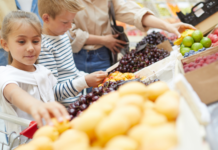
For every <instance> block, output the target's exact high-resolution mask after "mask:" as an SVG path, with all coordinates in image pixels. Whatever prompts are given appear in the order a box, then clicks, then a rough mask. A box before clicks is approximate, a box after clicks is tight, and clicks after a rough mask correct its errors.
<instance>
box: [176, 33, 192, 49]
mask: <svg viewBox="0 0 218 150" xmlns="http://www.w3.org/2000/svg"><path fill="white" fill-rule="evenodd" d="M193 32H194V30H191V29H188V30H186V31H185V32H183V33H182V34H181V37H180V38H178V39H177V40H176V41H175V42H174V45H180V44H182V41H183V39H184V38H185V37H186V36H192V33H193Z"/></svg>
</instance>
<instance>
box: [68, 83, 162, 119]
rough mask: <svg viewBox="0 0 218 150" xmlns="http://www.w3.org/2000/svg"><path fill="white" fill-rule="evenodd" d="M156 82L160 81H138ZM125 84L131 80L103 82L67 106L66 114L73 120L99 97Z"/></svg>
mask: <svg viewBox="0 0 218 150" xmlns="http://www.w3.org/2000/svg"><path fill="white" fill-rule="evenodd" d="M134 81H135V80H134ZM157 81H160V80H159V79H154V80H149V81H148V82H145V81H140V80H139V82H141V83H143V84H145V85H149V84H151V83H153V82H157ZM126 82H131V80H129V81H124V80H120V81H116V82H111V81H108V82H105V83H104V84H103V86H99V87H96V88H93V89H92V92H91V93H88V94H87V95H82V96H80V98H79V100H78V101H75V102H74V103H71V104H70V105H69V108H68V113H69V114H70V116H71V120H72V119H73V118H75V117H76V116H78V115H80V113H81V112H82V111H84V110H86V109H87V108H88V107H89V105H91V104H92V103H94V102H95V101H97V100H98V99H99V98H100V97H101V96H103V95H106V94H108V93H110V92H112V91H116V90H117V89H118V88H119V87H120V86H121V85H123V84H125V83H126Z"/></svg>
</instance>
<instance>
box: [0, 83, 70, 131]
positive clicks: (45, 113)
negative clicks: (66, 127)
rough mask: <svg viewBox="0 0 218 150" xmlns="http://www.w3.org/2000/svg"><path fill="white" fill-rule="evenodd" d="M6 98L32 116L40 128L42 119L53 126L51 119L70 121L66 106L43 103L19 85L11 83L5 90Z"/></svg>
mask: <svg viewBox="0 0 218 150" xmlns="http://www.w3.org/2000/svg"><path fill="white" fill-rule="evenodd" d="M3 94H4V97H5V98H6V99H7V100H8V101H9V102H10V103H11V104H13V105H15V106H16V107H18V108H19V109H21V110H23V111H25V112H26V113H28V114H30V115H32V117H33V118H34V119H35V121H36V122H37V124H38V126H40V127H41V126H42V125H43V123H42V118H44V119H45V121H46V124H51V118H53V117H55V118H57V120H58V121H59V122H62V121H63V118H66V119H70V116H69V114H68V113H67V110H66V109H65V107H64V106H62V105H61V104H59V103H57V102H49V103H43V102H42V101H40V100H37V99H35V98H34V97H32V96H31V95H29V94H28V93H27V92H26V91H24V90H23V89H21V88H20V87H19V86H18V85H17V84H14V83H10V84H8V85H6V87H5V88H4V90H3Z"/></svg>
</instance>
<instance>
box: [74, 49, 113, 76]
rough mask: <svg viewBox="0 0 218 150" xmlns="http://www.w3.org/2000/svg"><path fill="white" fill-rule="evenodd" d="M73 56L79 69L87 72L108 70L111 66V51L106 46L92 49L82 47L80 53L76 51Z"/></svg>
mask: <svg viewBox="0 0 218 150" xmlns="http://www.w3.org/2000/svg"><path fill="white" fill-rule="evenodd" d="M73 56H74V61H75V64H76V67H77V69H79V70H80V71H84V72H86V73H92V72H95V71H100V70H102V71H106V69H107V68H109V67H110V66H111V53H110V50H109V49H107V48H106V47H101V48H99V49H97V50H92V51H87V50H85V49H81V50H80V51H79V53H74V54H73Z"/></svg>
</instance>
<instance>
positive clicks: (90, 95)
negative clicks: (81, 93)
mask: <svg viewBox="0 0 218 150" xmlns="http://www.w3.org/2000/svg"><path fill="white" fill-rule="evenodd" d="M105 83H106V82H105ZM93 96H94V94H93V93H92V92H91V93H89V94H87V98H88V99H92V97H93Z"/></svg>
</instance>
